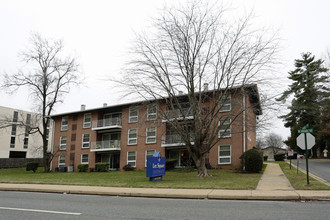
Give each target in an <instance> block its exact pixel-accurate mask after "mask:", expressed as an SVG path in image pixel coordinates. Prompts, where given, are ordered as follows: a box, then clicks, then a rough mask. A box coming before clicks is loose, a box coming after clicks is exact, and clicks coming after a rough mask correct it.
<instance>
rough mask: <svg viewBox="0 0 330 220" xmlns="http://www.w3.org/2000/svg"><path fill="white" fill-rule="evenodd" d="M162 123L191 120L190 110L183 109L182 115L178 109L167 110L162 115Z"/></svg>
mask: <svg viewBox="0 0 330 220" xmlns="http://www.w3.org/2000/svg"><path fill="white" fill-rule="evenodd" d="M164 114H165V115H164V117H163V120H162V122H167V121H172V120H175V119H176V120H183V119H193V118H194V117H193V114H192V112H191V109H190V108H183V109H182V113H181V111H180V110H179V109H174V110H169V111H166V112H165V113H164Z"/></svg>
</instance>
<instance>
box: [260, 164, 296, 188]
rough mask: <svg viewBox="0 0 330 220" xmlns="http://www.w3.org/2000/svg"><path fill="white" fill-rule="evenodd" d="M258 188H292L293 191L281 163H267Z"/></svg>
mask: <svg viewBox="0 0 330 220" xmlns="http://www.w3.org/2000/svg"><path fill="white" fill-rule="evenodd" d="M256 190H267V191H269V190H272V191H273V190H281V191H283V190H290V191H293V190H294V189H293V187H292V186H291V184H290V182H289V180H288V179H287V178H286V176H285V175H284V173H283V171H282V169H281V168H280V165H278V164H276V163H267V168H266V169H265V171H264V173H263V175H262V177H261V179H260V181H259V183H258V186H257V189H256Z"/></svg>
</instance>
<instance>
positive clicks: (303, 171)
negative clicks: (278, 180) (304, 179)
mask: <svg viewBox="0 0 330 220" xmlns="http://www.w3.org/2000/svg"><path fill="white" fill-rule="evenodd" d="M286 163H288V164H290V162H289V161H286ZM291 166H293V167H294V168H295V169H297V166H296V165H294V164H293V163H291ZM298 170H299V171H300V172H302V173H304V174H306V175H307V172H306V171H305V170H304V169H302V168H300V167H298ZM309 175H310V176H311V177H313V178H314V179H316V180H317V181H319V182H321V183H323V184H325V185H327V186H330V182H328V181H327V180H325V179H323V178H321V177H319V176H316V175H315V174H313V173H311V172H309Z"/></svg>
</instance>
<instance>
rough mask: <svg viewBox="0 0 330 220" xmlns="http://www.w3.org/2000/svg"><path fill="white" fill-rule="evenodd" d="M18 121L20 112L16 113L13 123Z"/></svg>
mask: <svg viewBox="0 0 330 220" xmlns="http://www.w3.org/2000/svg"><path fill="white" fill-rule="evenodd" d="M17 121H18V112H16V111H14V116H13V122H17Z"/></svg>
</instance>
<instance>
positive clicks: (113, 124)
mask: <svg viewBox="0 0 330 220" xmlns="http://www.w3.org/2000/svg"><path fill="white" fill-rule="evenodd" d="M121 127H122V126H121V118H107V119H103V120H97V121H93V126H92V130H94V131H98V130H106V129H113V128H121Z"/></svg>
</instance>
